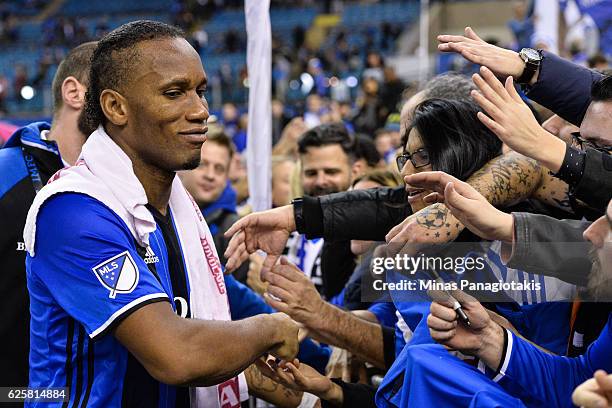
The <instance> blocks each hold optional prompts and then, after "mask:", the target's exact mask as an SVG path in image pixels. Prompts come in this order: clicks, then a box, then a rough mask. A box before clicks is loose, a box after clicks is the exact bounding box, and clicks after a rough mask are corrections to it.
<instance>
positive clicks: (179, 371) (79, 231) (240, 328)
mask: <svg viewBox="0 0 612 408" xmlns="http://www.w3.org/2000/svg"><path fill="white" fill-rule="evenodd" d="M58 225H61V226H62V228H58V227H57V226H58ZM36 226H37V231H36V243H35V249H36V250H35V251H32V253H31V254H30V255H31V259H30V271H29V272H30V274H31V277H32V279H36V280H39V281H40V284H41V285H44V286H45V287H46V288H47V290H48V291H49V292H50V293H52V294H53V296H54V299H55V300H56V301H57V302H58V304H59V306H60V307H61V308H62V309H63V310H64V311H65V312H66V313H67V314H68V315H70V316H71V317H72V318H74V319H75V320H76V321H77V322H79V323H80V324H82V325H83V326H84V328H85V330H86V331H87V333H88V335H89V337H90V338H91V339H94V340H96V339H99V338H101V337H103V336H108V335H112V334H114V335H115V336H116V338H117V339H118V340H119V341H120V342H121V343H122V344H123V345H124V346H125V347H126V348H127V349H128V350H129V351H130V352H131V353H132V354H133V355H134V356H135V357H136V358H137V359H138V360H139V361H140V362H141V363H142V365H143V366H144V367H145V369H146V370H147V371H148V372H149V373H150V374H151V375H152V376H153V377H154V378H156V379H157V380H159V381H161V382H164V383H167V384H184V385H211V384H217V383H219V382H222V381H223V380H225V379H227V378H231V377H233V376H235V375H236V374H237V373H239V372H240V371H242V370H243V369H245V368H246V367H248V366H249V365H250V364H251V363H252V362H253V361H254V360H255V359H256V358H257V357H259V356H260V355H262V354H265V353H268V352H269V353H272V354H274V355H277V356H278V357H281V358H293V357H294V356H295V354H296V352H297V348H298V343H297V331H298V329H297V326H296V325H295V324H294V323H293V322H292V321H291V320H290V319H289V318H288V317H287V316H284V315H281V314H276V315H265V316H257V317H253V318H250V319H245V320H242V321H235V322H231V321H209V320H198V319H184V318H181V317H179V316H178V315H177V314H176V313H175V312H174V310H173V309H172V307H171V303H170V301H169V297H168V294H167V292H166V291H165V290H164V288H163V286H162V284H161V283H160V281H159V280H158V278H157V277H156V276H155V275H154V274H153V273H152V272H151V271H150V270H149V268H148V266H147V265H146V264H145V262H144V261H143V259H142V258H141V257H140V255H139V254H138V250H137V248H136V244H135V241H134V238H133V237H132V235H131V232H130V231H129V229H128V228H127V226H126V225H125V223H124V222H123V221H122V220H121V219H120V218H119V217H118V216H117V215H116V214H115V213H113V212H112V211H111V210H110V209H109V208H108V207H106V206H104V205H103V204H101V203H100V202H99V201H97V200H95V199H93V198H91V197H88V196H84V195H82V194H73V193H69V194H59V195H56V196H54V197H52V198H51V199H49V200H48V201H47V202H46V203H45V204H44V205H43V207H41V210H40V212H39V214H38V220H37V224H36ZM34 252H35V254H34ZM121 282H122V283H121ZM128 284H129V285H128Z"/></svg>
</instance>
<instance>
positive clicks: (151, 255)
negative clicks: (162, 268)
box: [144, 246, 159, 265]
mask: <svg viewBox="0 0 612 408" xmlns="http://www.w3.org/2000/svg"><path fill="white" fill-rule="evenodd" d="M144 261H145V263H146V264H147V265H148V264H152V263H158V262H159V257H158V256H157V255H155V252H153V250H152V249H151V247H150V246H148V247H147V251H146V252H145V257H144Z"/></svg>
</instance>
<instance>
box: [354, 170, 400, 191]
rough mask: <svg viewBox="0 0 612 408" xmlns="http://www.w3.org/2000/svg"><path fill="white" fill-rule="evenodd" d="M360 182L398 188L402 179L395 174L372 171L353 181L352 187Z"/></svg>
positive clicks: (387, 171) (384, 171) (385, 171)
mask: <svg viewBox="0 0 612 408" xmlns="http://www.w3.org/2000/svg"><path fill="white" fill-rule="evenodd" d="M360 181H372V182H374V183H377V184H380V185H381V186H383V187H399V186H401V185H402V184H403V183H402V179H401V178H400V176H399V175H398V174H397V173H395V172H392V171H389V170H382V169H377V170H372V171H369V172H367V173H366V174H364V175H363V176H360V177H357V178H356V179H355V180H354V181H353V187H355V184H357V183H359V182H360Z"/></svg>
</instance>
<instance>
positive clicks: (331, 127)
mask: <svg viewBox="0 0 612 408" xmlns="http://www.w3.org/2000/svg"><path fill="white" fill-rule="evenodd" d="M334 144H338V145H340V147H342V150H343V151H344V153H346V154H347V155H348V156H349V158H350V159H351V161H353V160H355V140H354V138H352V137H351V135H350V134H349V132H348V131H347V130H346V127H345V126H344V124H342V123H339V122H338V123H327V124H323V125H319V126H316V127H313V128H312V129H310V130H307V131H306V132H304V133H303V134H302V136H300V138H299V139H298V152H299V153H300V154H305V153H306V150H308V148H309V147H322V146H328V145H334Z"/></svg>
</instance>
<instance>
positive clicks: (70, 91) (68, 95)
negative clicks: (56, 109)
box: [61, 76, 87, 110]
mask: <svg viewBox="0 0 612 408" xmlns="http://www.w3.org/2000/svg"><path fill="white" fill-rule="evenodd" d="M61 90H62V101H63V103H64V105H67V106H70V107H71V108H72V109H75V110H80V109H82V108H83V105H84V104H85V92H86V91H87V88H86V87H85V86H83V84H81V83H80V82H79V81H78V80H77V79H76V78H75V77H73V76H69V77H67V78H66V79H64V82H62V88H61Z"/></svg>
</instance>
